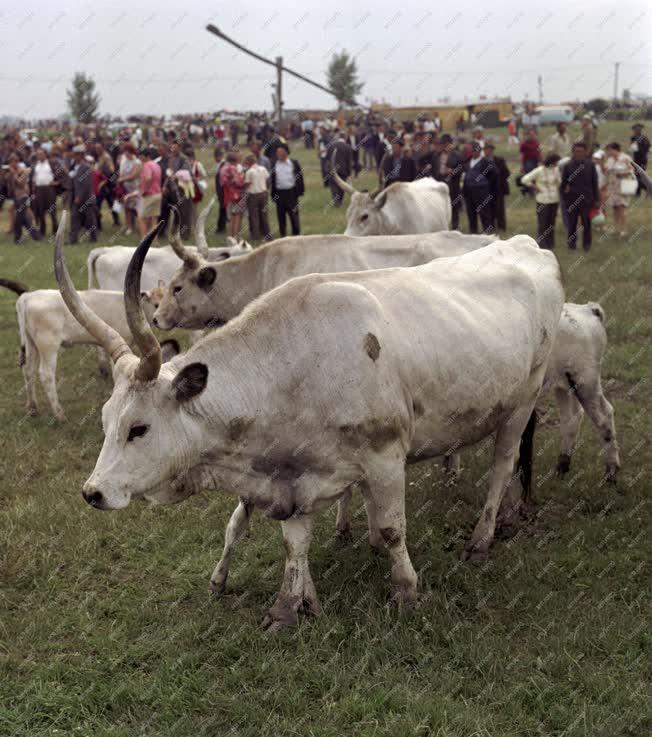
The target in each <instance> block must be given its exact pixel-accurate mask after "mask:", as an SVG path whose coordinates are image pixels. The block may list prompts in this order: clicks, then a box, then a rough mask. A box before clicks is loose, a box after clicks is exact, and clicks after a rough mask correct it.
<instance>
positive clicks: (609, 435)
mask: <svg viewBox="0 0 652 737" xmlns="http://www.w3.org/2000/svg"><path fill="white" fill-rule="evenodd" d="M612 440H613V435H612V433H611V430H607V431H606V432H605V434H604V442H605V443H610V442H611V441H612Z"/></svg>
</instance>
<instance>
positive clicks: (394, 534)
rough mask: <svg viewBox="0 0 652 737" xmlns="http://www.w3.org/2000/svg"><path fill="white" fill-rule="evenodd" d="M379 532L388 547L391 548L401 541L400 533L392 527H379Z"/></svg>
mask: <svg viewBox="0 0 652 737" xmlns="http://www.w3.org/2000/svg"><path fill="white" fill-rule="evenodd" d="M380 534H381V536H382V538H383V540H384V541H385V545H387V547H388V548H393V547H394V546H395V545H398V544H399V543H400V542H401V533H400V532H399V531H398V530H397V529H395V528H394V527H381V528H380Z"/></svg>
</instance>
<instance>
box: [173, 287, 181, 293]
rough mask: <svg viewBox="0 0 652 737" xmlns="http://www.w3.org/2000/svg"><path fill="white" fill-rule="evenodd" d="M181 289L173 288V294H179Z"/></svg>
mask: <svg viewBox="0 0 652 737" xmlns="http://www.w3.org/2000/svg"><path fill="white" fill-rule="evenodd" d="M180 291H181V287H172V294H179V292H180Z"/></svg>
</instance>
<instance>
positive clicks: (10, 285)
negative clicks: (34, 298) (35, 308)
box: [0, 279, 29, 297]
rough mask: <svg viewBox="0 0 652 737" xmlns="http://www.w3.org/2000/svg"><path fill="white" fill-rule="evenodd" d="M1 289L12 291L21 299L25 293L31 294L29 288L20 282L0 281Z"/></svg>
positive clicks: (11, 280)
mask: <svg viewBox="0 0 652 737" xmlns="http://www.w3.org/2000/svg"><path fill="white" fill-rule="evenodd" d="M0 287H4V288H5V289H10V290H11V291H12V292H15V293H16V294H17V295H18V296H19V297H20V295H21V294H25V292H29V287H28V286H27V285H25V284H23V283H22V282H20V281H14V280H13V279H0Z"/></svg>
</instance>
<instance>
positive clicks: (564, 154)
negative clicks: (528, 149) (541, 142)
mask: <svg viewBox="0 0 652 737" xmlns="http://www.w3.org/2000/svg"><path fill="white" fill-rule="evenodd" d="M566 127H567V126H566V123H557V132H556V133H553V134H552V135H551V136H550V138H549V139H548V142H547V144H546V151H547V152H548V153H549V154H557V156H559V158H560V159H565V158H568V157H569V156H570V155H571V139H570V136H569V135H568V133H567V132H566Z"/></svg>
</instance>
